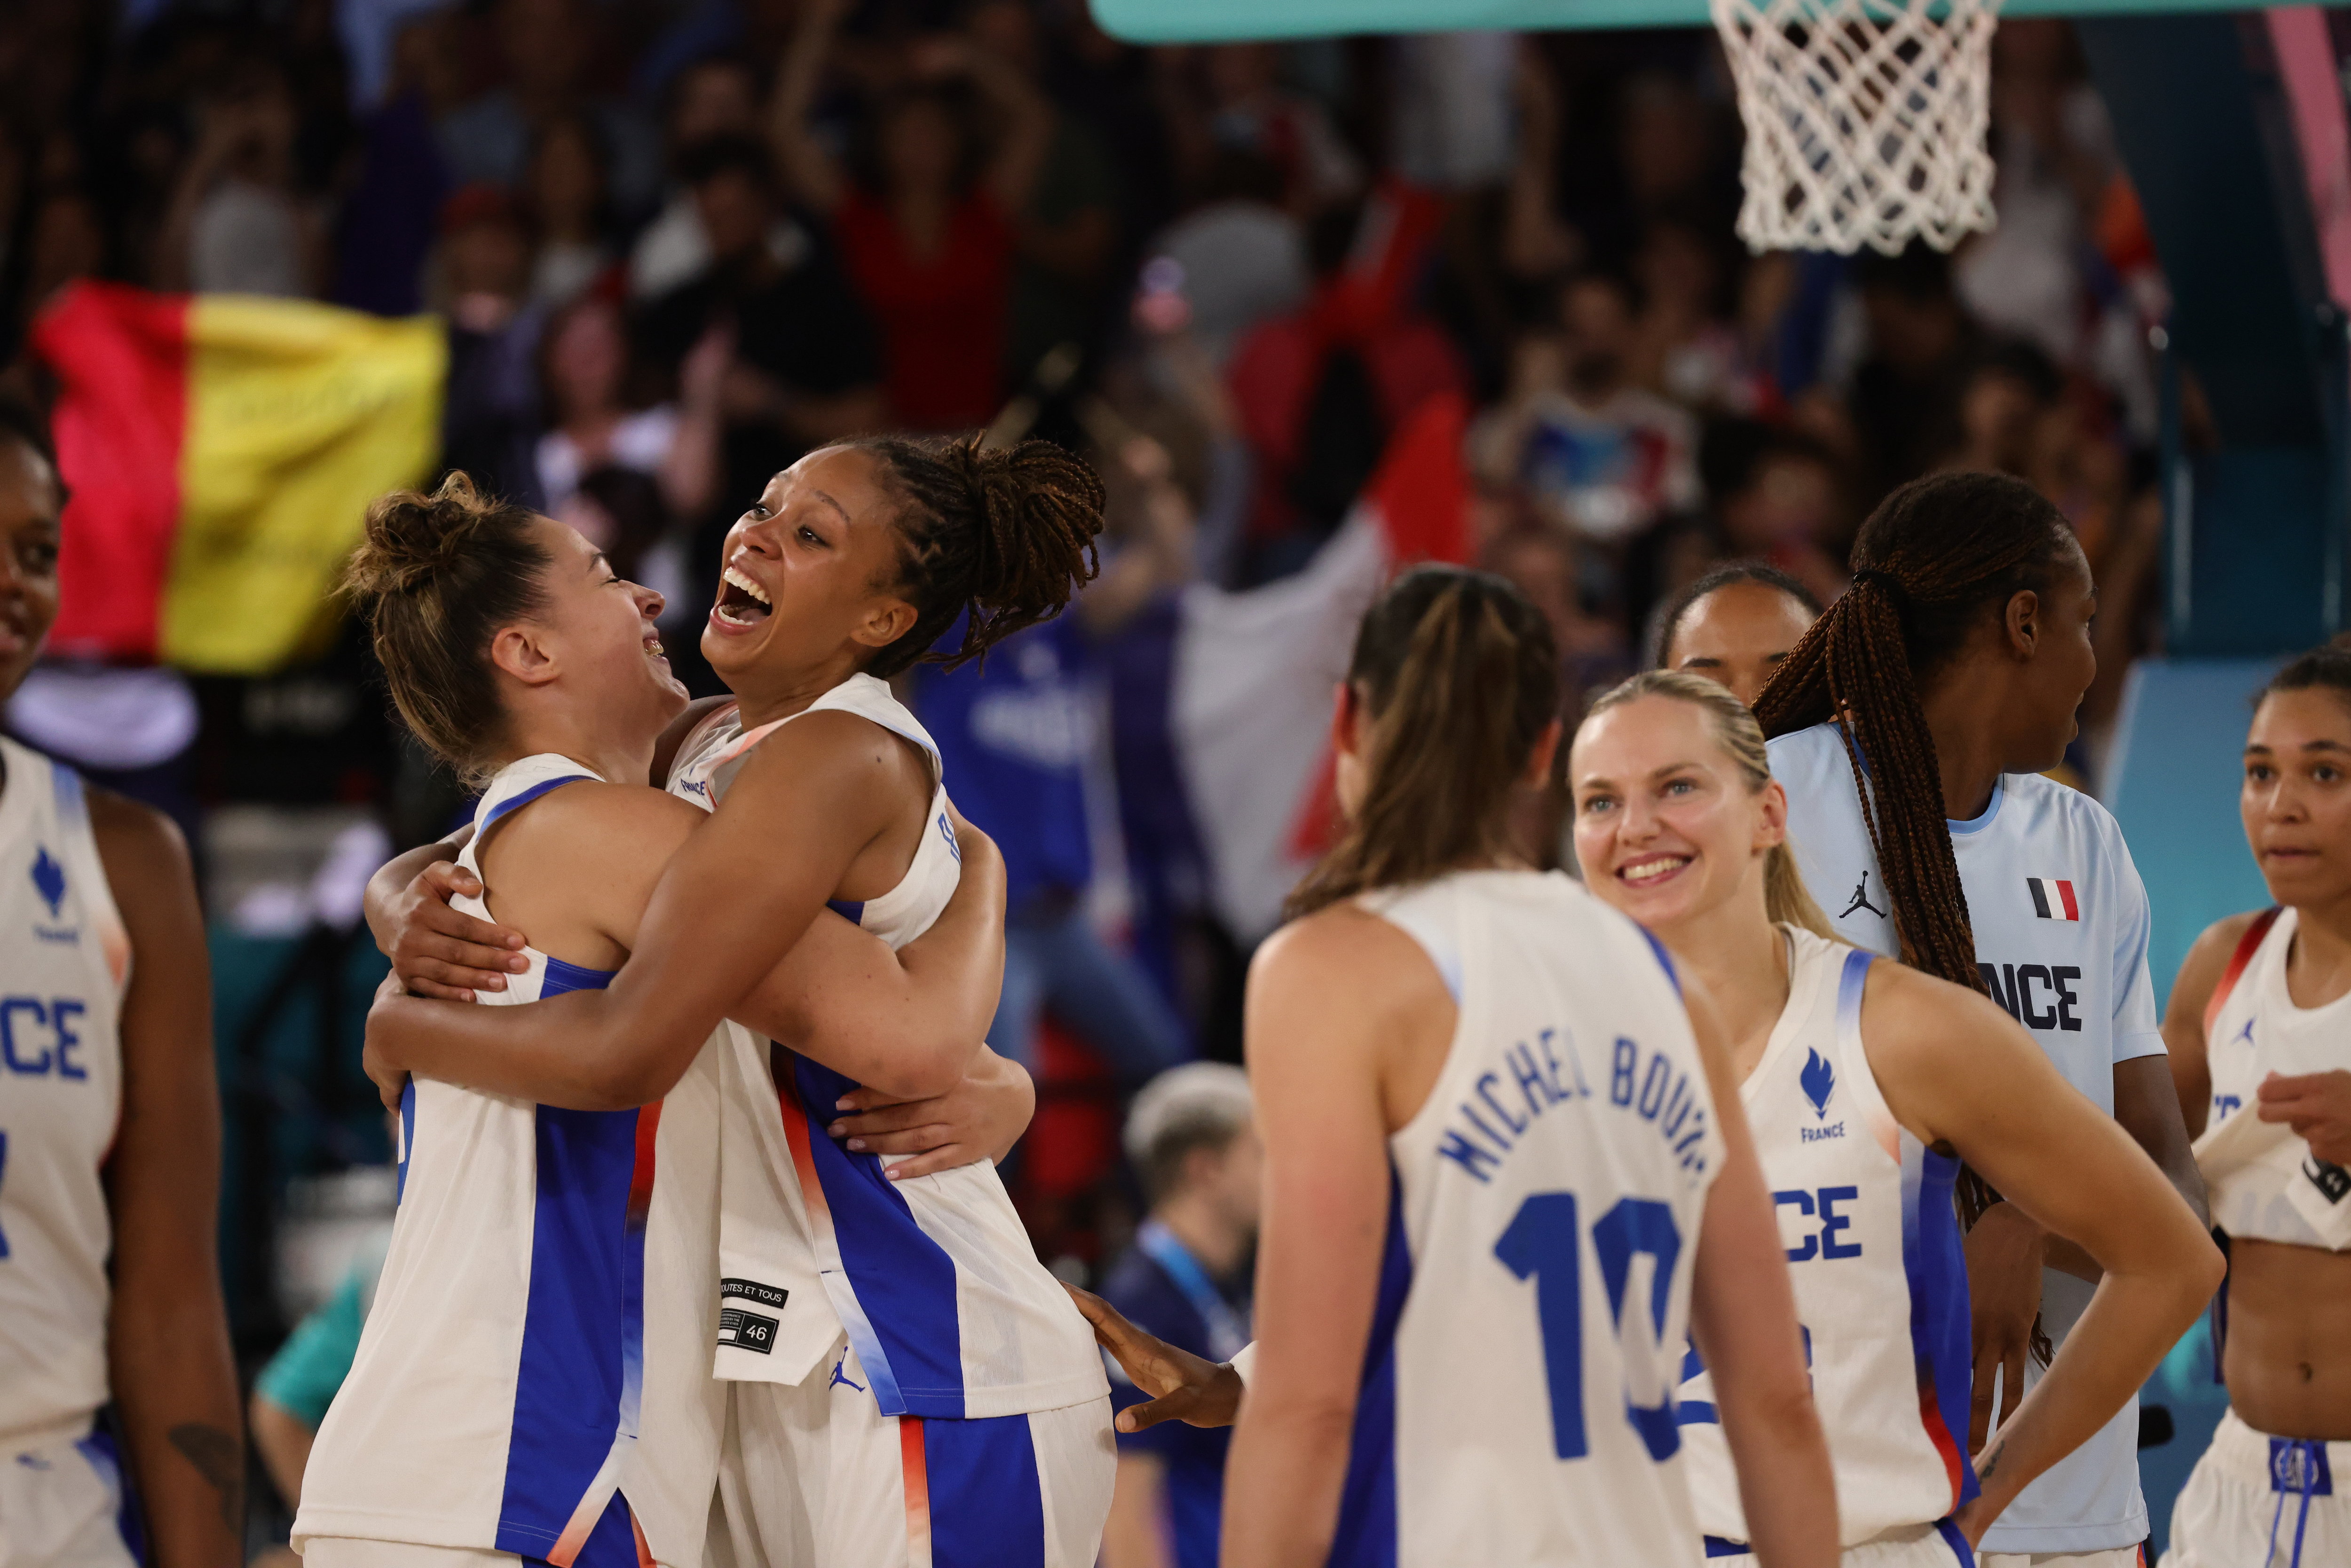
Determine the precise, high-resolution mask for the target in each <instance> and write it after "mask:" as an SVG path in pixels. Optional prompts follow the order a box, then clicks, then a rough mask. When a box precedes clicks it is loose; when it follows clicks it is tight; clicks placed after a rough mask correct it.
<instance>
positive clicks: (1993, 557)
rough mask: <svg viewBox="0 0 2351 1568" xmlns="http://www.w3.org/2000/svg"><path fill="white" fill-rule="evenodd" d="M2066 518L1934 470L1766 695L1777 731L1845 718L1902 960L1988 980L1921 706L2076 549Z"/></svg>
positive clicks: (1982, 483) (1978, 986) (2004, 487)
mask: <svg viewBox="0 0 2351 1568" xmlns="http://www.w3.org/2000/svg"><path fill="white" fill-rule="evenodd" d="M2073 538H2074V535H2073V529H2072V528H2071V527H2070V526H2068V524H2067V523H2066V521H2065V517H2064V514H2063V513H2061V512H2060V511H2058V510H2057V508H2056V507H2053V506H2052V505H2051V504H2050V503H2049V502H2048V501H2047V500H2046V499H2044V498H2043V497H2042V496H2041V495H2040V493H2039V492H2037V491H2035V490H2034V489H2033V488H2032V486H2029V485H2026V484H2025V483H2023V482H2022V480H2019V479H2013V478H2011V477H2009V476H2007V475H2004V474H1938V475H1934V476H1930V477H1928V478H1925V479H1919V480H1916V481H1914V482H1912V483H1911V484H1908V485H1905V486H1902V487H1901V488H1900V489H1898V490H1896V491H1895V492H1894V493H1893V494H1892V495H1890V496H1888V497H1886V499H1885V501H1884V502H1883V503H1881V504H1880V505H1879V507H1878V508H1877V510H1876V511H1875V512H1873V513H1871V514H1870V517H1869V520H1868V521H1867V522H1865V523H1864V524H1862V526H1861V536H1860V538H1858V539H1856V540H1855V544H1854V549H1853V566H1854V574H1853V587H1852V588H1850V589H1849V590H1847V591H1846V592H1845V594H1844V597H1843V598H1842V599H1839V600H1838V601H1836V602H1835V603H1834V604H1832V605H1830V606H1829V608H1828V610H1827V612H1825V613H1823V615H1822V616H1821V618H1820V619H1819V620H1818V621H1815V622H1813V628H1812V630H1811V631H1809V632H1805V633H1804V635H1803V637H1802V639H1800V640H1799V641H1798V642H1797V643H1796V645H1795V647H1794V648H1792V649H1791V650H1790V651H1789V653H1788V656H1787V658H1786V659H1785V660H1784V661H1782V664H1781V665H1780V668H1779V670H1778V672H1777V673H1776V674H1773V675H1772V677H1771V684H1770V685H1766V686H1765V687H1764V688H1763V691H1762V693H1761V695H1759V696H1757V697H1756V699H1755V716H1756V718H1757V720H1758V721H1759V722H1760V723H1761V725H1762V727H1763V733H1764V735H1765V736H1767V737H1771V736H1782V735H1787V734H1790V733H1791V732H1792V731H1795V730H1799V729H1804V728H1807V727H1811V726H1813V725H1816V724H1825V723H1828V722H1829V721H1830V720H1832V719H1836V720H1839V721H1840V723H1839V725H1838V729H1839V733H1840V734H1841V736H1842V737H1843V738H1844V747H1845V754H1846V757H1847V759H1848V760H1849V761H1850V763H1851V764H1852V767H1853V782H1854V788H1855V790H1857V791H1858V792H1859V794H1860V796H1861V811H1862V822H1863V825H1864V826H1865V828H1866V829H1867V830H1868V832H1869V842H1870V847H1871V848H1872V849H1873V850H1875V851H1876V854H1877V865H1878V870H1879V872H1880V873H1881V874H1882V875H1883V876H1884V877H1885V879H1886V893H1887V894H1888V896H1889V899H1890V901H1891V904H1892V908H1893V914H1894V929H1895V933H1896V936H1897V937H1898V938H1899V940H1900V942H1901V946H1902V961H1903V962H1904V963H1906V964H1908V965H1909V966H1910V967H1912V968H1915V969H1922V970H1924V971H1926V972H1927V973H1928V974H1930V975H1933V976H1936V977H1938V978H1941V979H1945V980H1949V981H1950V982H1951V983H1952V984H1954V985H1959V986H1965V987H1967V988H1970V990H1974V991H1978V992H1981V991H1984V990H1985V989H1986V988H1985V985H1984V981H1983V977H1982V976H1981V974H1980V973H1979V972H1978V970H1977V968H1976V941H1975V931H1974V928H1973V926H1972V925H1970V922H1969V919H1968V897H1967V893H1966V891H1965V890H1964V889H1963V888H1962V887H1961V886H1960V884H1959V862H1958V860H1957V859H1956V858H1954V856H1953V854H1952V852H1951V831H1950V825H1949V812H1948V810H1947V809H1946V802H1945V801H1944V800H1943V774H1942V768H1941V766H1940V764H1939V763H1938V760H1937V758H1936V755H1935V737H1934V734H1933V732H1932V731H1930V730H1929V729H1928V727H1927V711H1926V708H1925V707H1924V706H1922V704H1921V702H1920V700H1919V692H1920V688H1921V687H1922V685H1924V684H1925V683H1926V682H1927V681H1928V679H1929V678H1930V677H1932V676H1933V675H1935V674H1937V673H1938V672H1939V671H1940V670H1941V669H1942V667H1943V666H1944V665H1946V664H1949V662H1950V660H1951V659H1952V658H1953V657H1954V656H1955V655H1957V653H1959V649H1960V647H1961V646H1962V645H1963V644H1964V643H1966V641H1967V639H1968V637H1969V635H1970V633H1971V632H1973V631H1974V629H1975V627H1976V625H1977V623H1978V622H1980V621H1981V619H1982V618H1983V617H1984V615H1985V614H1987V613H1988V612H1997V611H1998V610H1999V609H2000V608H2001V607H2003V606H2005V605H2006V604H2007V602H2008V601H2009V600H2010V599H2011V598H2012V597H2013V596H2014V595H2016V594H2017V593H2019V592H2022V591H2024V590H2027V589H2031V590H2033V591H2037V592H2041V593H2046V592H2048V591H2049V588H2050V585H2051V583H2052V581H2053V579H2054V568H2055V567H2056V566H2057V564H2058V563H2059V561H2061V560H2062V559H2064V555H2065V553H2066V551H2068V550H2069V549H2072V548H2074V545H2073Z"/></svg>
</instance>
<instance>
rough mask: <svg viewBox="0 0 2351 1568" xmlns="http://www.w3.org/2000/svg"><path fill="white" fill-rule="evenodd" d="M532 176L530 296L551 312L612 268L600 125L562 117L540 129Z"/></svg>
mask: <svg viewBox="0 0 2351 1568" xmlns="http://www.w3.org/2000/svg"><path fill="white" fill-rule="evenodd" d="M527 175H528V183H527V184H526V185H525V188H524V200H525V204H526V205H527V206H528V210H529V214H530V220H531V227H532V230H533V237H534V238H535V239H536V241H537V248H536V250H535V251H534V252H533V254H532V256H531V261H530V297H531V298H532V299H534V300H536V301H537V302H538V303H539V304H541V305H544V306H546V307H548V308H549V309H552V308H555V307H556V306H559V305H562V304H566V303H568V302H569V300H571V299H572V298H574V297H576V296H577V295H578V294H579V293H580V290H581V289H583V288H585V287H588V286H589V285H590V283H593V282H594V281H595V280H596V278H597V277H598V275H599V274H601V273H602V272H603V271H604V269H605V268H606V267H610V266H611V265H612V248H611V242H610V240H609V238H608V237H607V236H608V235H609V232H610V228H611V221H610V219H611V214H609V213H608V212H607V211H606V208H607V206H608V204H609V200H608V193H607V192H606V189H605V185H606V179H605V157H604V149H603V143H602V141H601V140H600V135H599V132H598V131H597V130H596V125H595V122H594V121H593V120H590V119H589V118H588V117H587V116H585V115H580V114H561V115H558V116H556V117H555V118H554V119H552V120H549V121H548V122H547V123H546V124H544V125H542V126H540V127H539V128H538V131H537V133H536V134H535V135H533V136H532V138H531V146H530V162H529V165H528V170H527Z"/></svg>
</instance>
